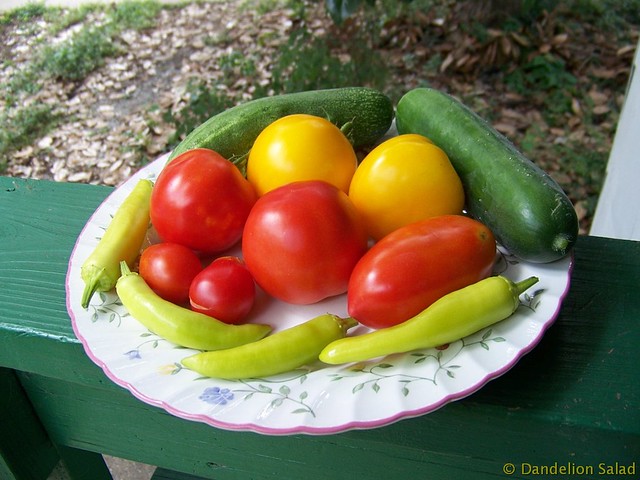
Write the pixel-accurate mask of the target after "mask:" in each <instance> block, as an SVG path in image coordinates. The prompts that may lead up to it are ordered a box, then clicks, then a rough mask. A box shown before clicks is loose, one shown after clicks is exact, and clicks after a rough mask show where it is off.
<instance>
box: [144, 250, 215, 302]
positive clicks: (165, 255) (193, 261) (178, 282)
mask: <svg viewBox="0 0 640 480" xmlns="http://www.w3.org/2000/svg"><path fill="white" fill-rule="evenodd" d="M201 270H202V264H201V263H200V259H199V258H198V256H197V255H196V254H195V253H194V252H193V251H192V250H191V249H189V248H187V247H185V246H184V245H180V244H177V243H157V244H154V245H150V246H148V247H147V248H145V249H144V250H143V251H142V254H141V255H140V264H139V267H138V271H139V273H140V276H141V277H142V278H144V280H145V281H146V282H147V284H148V285H149V286H150V287H151V289H152V290H153V291H154V292H156V293H157V294H158V295H159V296H161V297H162V298H164V299H165V300H169V301H170V302H173V303H178V304H183V303H187V302H188V301H189V286H190V285H191V281H192V280H193V279H194V277H195V276H196V275H197V274H198V273H200V271H201Z"/></svg>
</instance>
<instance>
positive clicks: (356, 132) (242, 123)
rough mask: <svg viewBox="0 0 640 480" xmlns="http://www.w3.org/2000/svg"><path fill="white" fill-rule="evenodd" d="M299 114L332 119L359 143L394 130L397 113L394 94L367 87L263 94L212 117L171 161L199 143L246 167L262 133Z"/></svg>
mask: <svg viewBox="0 0 640 480" xmlns="http://www.w3.org/2000/svg"><path fill="white" fill-rule="evenodd" d="M296 113H306V114H309V115H316V116H319V117H324V118H326V119H328V120H329V121H331V122H332V123H334V124H335V125H337V126H338V127H339V128H341V129H342V131H343V132H344V133H345V135H346V136H347V138H349V140H350V141H351V143H352V145H353V146H354V147H355V148H359V147H363V146H367V145H372V144H373V143H375V142H376V140H378V139H379V138H381V137H382V136H383V135H384V134H385V133H386V132H387V130H389V127H390V126H391V122H392V120H393V113H394V112H393V104H392V102H391V100H390V99H389V97H387V96H386V95H384V94H383V93H382V92H379V91H378V90H374V89H371V88H365V87H345V88H335V89H328V90H313V91H307V92H299V93H288V94H284V95H277V96H273V97H264V98H259V99H256V100H251V101H248V102H246V103H242V104H239V105H236V106H235V107H232V108H230V109H228V110H225V111H223V112H221V113H219V114H217V115H214V116H213V117H211V118H209V119H208V120H207V121H206V122H204V123H203V124H201V125H200V126H198V127H196V128H195V129H194V130H193V131H192V132H191V133H189V135H187V137H186V138H185V139H184V140H183V141H182V142H180V143H179V144H178V146H177V147H176V148H175V149H174V150H173V152H172V153H171V155H170V157H169V160H171V159H173V158H175V157H176V156H178V155H179V154H181V153H183V152H185V151H187V150H191V149H193V148H208V149H211V150H215V151H216V152H218V153H219V154H220V155H222V156H223V157H225V158H228V159H229V160H231V161H233V162H234V163H236V164H237V165H239V166H240V167H241V166H242V162H243V160H245V159H246V156H247V154H248V153H249V150H250V149H251V147H252V146H253V142H254V141H255V139H256V137H257V136H258V134H259V133H260V132H261V131H262V130H263V129H264V128H265V127H266V126H267V125H269V124H271V123H272V122H274V121H276V120H277V119H279V118H281V117H284V116H287V115H292V114H296ZM241 169H242V168H241Z"/></svg>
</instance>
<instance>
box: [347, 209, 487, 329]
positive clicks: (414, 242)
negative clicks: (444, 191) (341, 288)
mask: <svg viewBox="0 0 640 480" xmlns="http://www.w3.org/2000/svg"><path fill="white" fill-rule="evenodd" d="M495 258H496V241H495V238H494V236H493V234H492V233H491V231H490V230H489V229H488V228H487V227H486V226H484V225H483V224H482V223H480V222H478V221H476V220H473V219H471V218H467V217H463V216H462V215H443V216H438V217H432V218H428V219H426V220H422V221H419V222H416V223H412V224H409V225H407V226H404V227H401V228H399V229H398V230H395V231H394V232H392V233H390V234H389V235H387V236H385V237H383V238H382V239H381V240H380V241H379V242H378V243H376V244H375V245H374V246H373V247H371V249H370V250H369V251H368V252H367V253H366V254H365V255H364V256H363V257H362V259H360V261H359V262H358V264H357V265H356V267H355V268H354V270H353V274H352V275H351V279H350V280H349V292H348V294H347V309H348V311H349V315H351V316H352V317H353V318H355V319H356V320H358V321H359V322H360V323H362V324H363V325H366V326H368V327H371V328H382V327H390V326H392V325H396V324H398V323H401V322H403V321H405V320H408V319H409V318H411V317H413V316H414V315H417V314H418V313H420V312H421V311H422V310H424V309H425V308H427V307H428V306H429V305H431V304H432V303H433V302H435V301H436V300H437V299H438V298H440V297H442V296H444V295H446V294H447V293H450V292H452V291H454V290H458V289H460V288H463V287H466V286H467V285H470V284H472V283H475V282H478V281H480V280H482V279H483V278H485V277H487V276H489V275H490V274H491V272H492V270H493V264H494V262H495Z"/></svg>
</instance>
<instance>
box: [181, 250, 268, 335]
mask: <svg viewBox="0 0 640 480" xmlns="http://www.w3.org/2000/svg"><path fill="white" fill-rule="evenodd" d="M255 297H256V286H255V282H254V280H253V276H252V275H251V273H250V272H249V270H248V269H247V267H246V265H245V264H244V262H243V261H242V260H241V259H240V258H238V257H232V256H225V257H219V258H216V259H215V260H214V261H213V262H211V263H210V264H209V265H208V266H207V267H205V268H204V270H202V271H201V272H200V273H199V274H198V275H197V276H196V277H195V278H194V279H193V282H192V283H191V288H190V289H189V301H190V303H191V309H192V310H195V311H196V312H200V313H204V314H205V315H209V316H210V317H215V318H217V319H218V320H220V321H222V322H225V323H231V324H238V323H242V321H243V320H244V319H245V318H246V317H247V315H249V312H250V311H251V308H252V307H253V303H254V301H255Z"/></svg>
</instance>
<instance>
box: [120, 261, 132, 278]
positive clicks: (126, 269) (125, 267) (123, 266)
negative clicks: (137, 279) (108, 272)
mask: <svg viewBox="0 0 640 480" xmlns="http://www.w3.org/2000/svg"><path fill="white" fill-rule="evenodd" d="M120 274H121V275H122V276H124V275H131V269H130V268H129V265H127V262H125V261H124V260H121V261H120Z"/></svg>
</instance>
